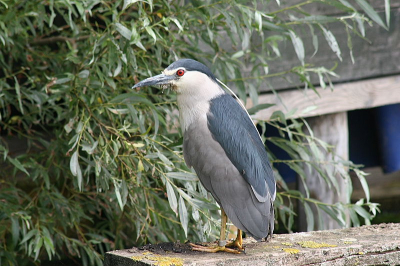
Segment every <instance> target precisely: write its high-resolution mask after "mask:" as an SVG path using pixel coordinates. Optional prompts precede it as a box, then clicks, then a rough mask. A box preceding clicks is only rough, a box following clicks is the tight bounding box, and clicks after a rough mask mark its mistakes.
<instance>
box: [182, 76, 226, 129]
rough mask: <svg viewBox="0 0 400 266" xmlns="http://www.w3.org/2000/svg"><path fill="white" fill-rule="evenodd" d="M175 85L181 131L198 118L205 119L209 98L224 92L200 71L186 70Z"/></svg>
mask: <svg viewBox="0 0 400 266" xmlns="http://www.w3.org/2000/svg"><path fill="white" fill-rule="evenodd" d="M189 81H190V82H189ZM193 84H194V85H193ZM175 86H176V92H177V102H178V107H179V119H180V123H181V127H182V131H183V132H185V131H186V130H187V128H188V127H189V126H190V125H191V124H192V123H193V122H196V121H197V120H198V119H207V112H208V110H209V108H210V100H211V99H212V98H215V97H217V96H219V95H221V94H224V93H225V92H224V90H223V89H222V88H221V87H220V86H219V85H218V84H217V83H216V82H214V81H213V80H212V79H210V78H209V77H208V76H207V75H205V74H203V73H200V72H187V73H186V74H185V77H184V78H183V79H182V80H179V81H178V82H176V84H175Z"/></svg>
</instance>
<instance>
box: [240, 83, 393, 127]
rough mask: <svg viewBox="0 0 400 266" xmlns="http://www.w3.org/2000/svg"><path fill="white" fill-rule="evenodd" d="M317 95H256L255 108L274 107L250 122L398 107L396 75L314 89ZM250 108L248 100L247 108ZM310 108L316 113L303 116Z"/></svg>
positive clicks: (304, 92)
mask: <svg viewBox="0 0 400 266" xmlns="http://www.w3.org/2000/svg"><path fill="white" fill-rule="evenodd" d="M317 92H318V94H319V95H317V94H316V93H315V92H314V91H313V90H310V89H309V90H303V89H299V90H290V91H283V92H279V93H278V94H277V95H278V96H277V95H275V94H271V93H269V94H264V95H260V97H259V104H261V103H273V104H275V106H272V107H270V108H268V109H264V110H261V111H259V112H257V113H256V114H254V115H253V118H254V119H258V120H268V119H269V118H270V116H271V115H272V113H273V112H275V111H278V110H280V111H282V112H283V113H289V112H291V111H292V110H294V109H296V111H295V112H294V113H293V115H292V116H291V117H292V118H297V117H311V116H318V115H324V114H331V113H338V112H345V111H350V110H356V109H366V108H373V107H377V106H382V105H388V104H394V103H400V75H396V76H389V77H384V78H376V79H370V80H362V81H356V82H349V83H344V84H338V85H335V88H334V89H333V90H330V89H321V88H318V89H317ZM279 98H280V99H279ZM251 106H252V103H251V100H250V99H249V100H248V104H247V107H248V108H249V107H251ZM310 106H315V107H316V109H315V110H311V111H309V112H307V113H303V111H304V110H306V109H307V108H309V107H310Z"/></svg>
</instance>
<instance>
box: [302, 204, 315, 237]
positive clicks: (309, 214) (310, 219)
mask: <svg viewBox="0 0 400 266" xmlns="http://www.w3.org/2000/svg"><path fill="white" fill-rule="evenodd" d="M304 211H305V213H306V220H307V232H311V231H313V230H314V214H313V211H312V209H311V207H310V205H308V203H307V202H305V201H304Z"/></svg>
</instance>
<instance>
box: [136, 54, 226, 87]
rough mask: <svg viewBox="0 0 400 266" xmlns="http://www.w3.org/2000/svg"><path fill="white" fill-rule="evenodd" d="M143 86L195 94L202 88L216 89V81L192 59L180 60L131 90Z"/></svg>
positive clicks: (209, 71)
mask: <svg viewBox="0 0 400 266" xmlns="http://www.w3.org/2000/svg"><path fill="white" fill-rule="evenodd" d="M144 86H160V87H161V88H162V89H165V88H171V89H172V90H174V91H176V92H177V93H178V94H184V93H191V94H192V93H195V90H200V89H201V88H202V87H207V89H210V88H213V87H215V88H218V89H219V85H218V83H217V79H216V78H215V76H214V75H213V74H212V72H211V70H210V69H209V68H208V67H206V66H205V65H204V64H202V63H200V62H197V61H196V60H193V59H180V60H177V61H175V62H174V63H172V64H171V65H169V66H168V67H167V68H166V69H164V71H163V72H162V74H160V75H157V76H154V77H150V78H147V79H145V80H142V81H140V82H139V83H137V84H136V85H135V86H133V88H137V87H144Z"/></svg>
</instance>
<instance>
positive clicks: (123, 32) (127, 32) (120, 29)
mask: <svg viewBox="0 0 400 266" xmlns="http://www.w3.org/2000/svg"><path fill="white" fill-rule="evenodd" d="M115 28H116V30H117V31H118V32H119V33H120V34H121V35H122V36H124V38H125V39H128V40H129V41H130V40H131V38H132V32H131V31H130V30H129V29H128V28H127V27H125V26H124V25H122V24H121V23H118V22H117V23H115Z"/></svg>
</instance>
